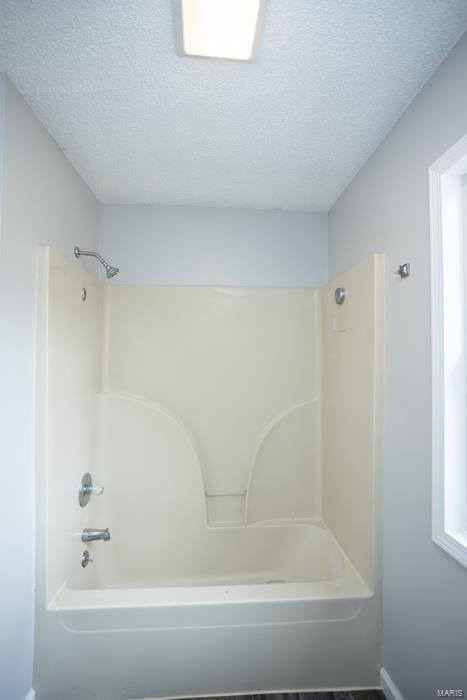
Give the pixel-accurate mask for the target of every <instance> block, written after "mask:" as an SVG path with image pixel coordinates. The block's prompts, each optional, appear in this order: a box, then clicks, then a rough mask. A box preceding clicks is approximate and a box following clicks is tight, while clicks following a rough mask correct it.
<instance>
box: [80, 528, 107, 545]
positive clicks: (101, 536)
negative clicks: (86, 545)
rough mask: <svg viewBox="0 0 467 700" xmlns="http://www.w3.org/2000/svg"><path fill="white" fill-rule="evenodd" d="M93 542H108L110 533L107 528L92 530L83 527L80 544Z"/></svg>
mask: <svg viewBox="0 0 467 700" xmlns="http://www.w3.org/2000/svg"><path fill="white" fill-rule="evenodd" d="M94 540H104V542H108V541H109V540H110V532H109V528H108V527H107V528H106V529H105V530H93V529H92V528H89V527H85V528H84V530H83V532H82V533H81V542H94Z"/></svg>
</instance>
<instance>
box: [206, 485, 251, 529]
mask: <svg viewBox="0 0 467 700" xmlns="http://www.w3.org/2000/svg"><path fill="white" fill-rule="evenodd" d="M204 495H205V496H206V504H207V512H208V521H209V525H210V526H212V527H222V526H224V527H225V526H227V527H228V526H231V525H241V524H243V523H244V521H245V499H246V489H241V490H233V489H232V490H229V489H225V490H223V489H219V490H218V491H208V490H206V491H205V492H204Z"/></svg>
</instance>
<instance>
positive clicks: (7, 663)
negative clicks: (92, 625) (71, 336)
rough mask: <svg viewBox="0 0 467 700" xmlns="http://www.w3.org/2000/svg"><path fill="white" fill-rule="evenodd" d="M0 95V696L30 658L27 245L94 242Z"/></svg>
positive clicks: (60, 179)
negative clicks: (0, 172)
mask: <svg viewBox="0 0 467 700" xmlns="http://www.w3.org/2000/svg"><path fill="white" fill-rule="evenodd" d="M0 96H1V97H0V111H1V113H2V115H3V116H4V140H3V148H2V147H1V145H0V156H1V157H2V162H1V163H0V166H2V168H3V198H2V206H1V209H0V212H1V222H0V224H1V247H0V355H1V358H2V361H1V363H0V413H1V419H0V446H1V447H0V459H1V463H2V467H3V468H2V494H3V498H2V504H1V508H0V513H1V521H2V524H1V531H2V533H6V534H7V536H6V537H4V538H2V547H3V549H2V571H3V573H2V575H1V576H0V620H1V622H0V626H1V630H2V634H1V636H0V645H1V646H0V697H1V698H5V699H6V698H8V700H22V699H23V698H24V697H25V695H26V693H28V692H29V690H30V688H31V678H32V660H33V659H32V657H33V624H34V622H33V610H34V607H33V606H34V600H33V595H34V549H35V548H34V471H35V469H34V467H35V461H34V460H35V444H34V401H35V344H36V286H37V285H36V280H37V267H36V261H37V250H38V244H45V245H49V244H50V245H53V246H55V247H56V248H57V249H58V250H60V251H61V252H62V253H64V254H65V255H70V254H71V253H72V250H73V246H74V245H77V244H78V245H81V246H83V247H85V246H89V247H90V248H93V247H94V248H95V247H96V246H97V240H98V218H99V208H98V203H97V201H96V200H95V199H94V197H93V196H92V194H91V193H90V192H89V190H88V188H87V187H86V186H85V185H84V183H83V181H82V180H81V178H80V177H79V176H78V175H77V173H76V172H75V171H74V170H73V168H72V167H71V165H70V164H69V162H68V161H67V160H66V158H65V157H64V155H63V153H62V151H61V150H60V149H59V148H58V146H57V144H56V143H55V142H54V141H53V140H52V138H51V137H50V136H49V134H48V133H47V131H46V130H45V129H44V127H43V126H42V125H41V124H40V122H39V121H38V120H37V118H36V117H35V116H34V115H33V113H32V112H31V110H30V109H29V107H28V106H27V105H26V103H25V102H24V100H23V99H22V98H21V97H20V95H19V94H18V92H17V91H16V90H15V88H14V87H13V86H12V85H11V83H10V82H9V81H8V80H7V79H6V78H5V77H4V76H2V75H1V74H0ZM1 122H2V117H1V116H0V123H1ZM64 458H66V455H64Z"/></svg>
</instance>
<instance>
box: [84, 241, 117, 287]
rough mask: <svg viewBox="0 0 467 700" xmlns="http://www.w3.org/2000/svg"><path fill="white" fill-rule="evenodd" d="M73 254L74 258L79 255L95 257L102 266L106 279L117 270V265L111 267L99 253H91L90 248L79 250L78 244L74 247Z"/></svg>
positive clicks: (112, 275)
mask: <svg viewBox="0 0 467 700" xmlns="http://www.w3.org/2000/svg"><path fill="white" fill-rule="evenodd" d="M74 254H75V258H79V257H80V255H90V256H91V257H92V258H97V259H98V260H99V262H100V263H101V265H103V266H104V268H105V271H106V274H107V279H110V278H111V277H115V275H116V274H117V272H118V271H119V268H118V267H112V265H109V263H108V262H107V261H106V260H104V258H103V257H102V255H99V253H93V252H92V251H90V250H80V249H79V248H78V246H76V248H75V249H74Z"/></svg>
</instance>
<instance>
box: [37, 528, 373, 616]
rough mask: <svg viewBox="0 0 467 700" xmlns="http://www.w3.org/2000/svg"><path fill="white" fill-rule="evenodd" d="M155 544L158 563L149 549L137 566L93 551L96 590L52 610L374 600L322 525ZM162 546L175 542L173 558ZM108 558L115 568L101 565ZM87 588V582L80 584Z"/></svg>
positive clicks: (108, 546) (66, 594)
mask: <svg viewBox="0 0 467 700" xmlns="http://www.w3.org/2000/svg"><path fill="white" fill-rule="evenodd" d="M154 539H155V540H157V543H155V545H154V549H155V550H156V552H157V555H154V556H152V553H151V550H150V548H147V547H146V548H145V556H143V557H142V558H141V559H140V561H139V562H137V563H136V562H134V561H132V562H131V566H129V562H128V559H124V560H122V558H121V556H117V557H115V556H112V548H113V546H114V543H113V541H112V540H110V542H109V543H103V542H97V543H93V544H92V545H89V549H90V550H91V554H92V556H95V557H96V560H97V561H96V564H95V565H90V566H96V567H98V568H97V575H96V576H95V578H94V585H93V587H92V588H84V589H83V588H76V587H75V588H73V587H71V586H69V585H66V584H64V585H63V586H62V587H61V589H60V590H59V591H58V593H57V595H56V596H55V597H54V598H53V600H52V602H51V604H50V606H49V609H50V610H70V609H74V610H77V609H85V608H92V609H95V608H122V607H128V608H140V607H146V606H167V605H170V606H174V605H179V606H180V607H185V606H190V605H193V604H196V603H224V602H261V601H293V600H324V599H329V600H335V599H338V598H343V599H358V598H365V597H369V596H371V591H370V589H369V587H368V585H367V584H366V583H365V582H364V581H363V579H362V578H361V576H360V575H359V574H358V572H357V571H356V570H355V568H354V567H353V566H352V564H351V562H350V561H349V559H348V558H347V557H346V556H345V554H344V552H343V551H342V550H341V548H340V547H339V545H338V544H337V542H336V540H335V539H334V537H333V536H332V535H331V533H330V532H329V531H328V530H327V529H325V528H324V527H323V526H319V525H316V524H304V523H302V524H297V525H282V526H281V525H263V526H261V525H257V526H250V527H232V528H204V530H203V531H201V532H192V533H187V535H186V536H185V538H184V539H183V540H182V541H180V542H178V543H177V542H174V541H172V542H170V540H167V539H164V538H163V537H162V536H161V537H159V538H158V537H155V538H154ZM161 541H162V542H163V543H164V544H165V543H166V542H167V541H169V545H168V547H167V549H166V550H165V551H164V550H163V549H162V548H161V546H160V543H161ZM122 546H123V547H125V543H123V545H122V544H121V543H120V546H119V548H118V551H120V552H121V549H122ZM94 553H95V554H94ZM103 555H105V561H106V562H107V567H105V564H104V565H102V564H100V563H99V558H100V559H101V560H102V557H103ZM99 566H100V568H99ZM130 572H131V574H132V575H131V576H130ZM83 573H84V572H83ZM84 577H85V574H84ZM83 583H84V585H85V582H84V581H83V576H82V577H81V581H80V585H81V586H82V585H83Z"/></svg>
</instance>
